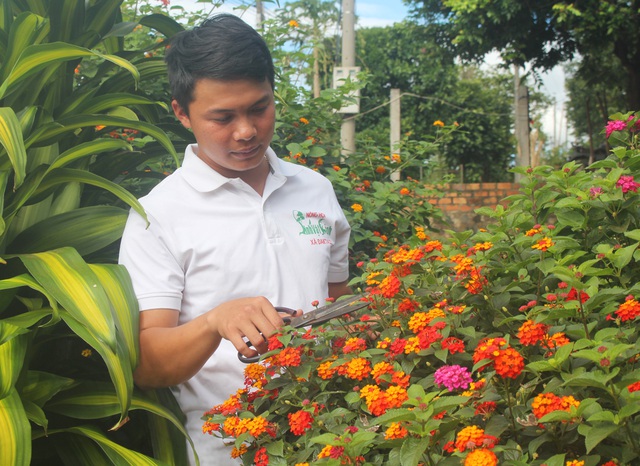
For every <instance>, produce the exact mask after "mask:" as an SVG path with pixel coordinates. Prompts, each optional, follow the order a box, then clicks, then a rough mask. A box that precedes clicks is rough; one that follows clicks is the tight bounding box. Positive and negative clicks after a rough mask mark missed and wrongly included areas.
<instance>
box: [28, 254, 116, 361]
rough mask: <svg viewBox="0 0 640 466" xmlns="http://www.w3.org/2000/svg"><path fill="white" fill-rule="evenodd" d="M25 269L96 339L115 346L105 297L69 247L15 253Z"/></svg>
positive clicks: (95, 279) (92, 274) (114, 336)
mask: <svg viewBox="0 0 640 466" xmlns="http://www.w3.org/2000/svg"><path fill="white" fill-rule="evenodd" d="M19 257H20V259H21V260H22V262H23V264H24V265H25V267H27V270H29V272H30V273H31V275H32V276H33V277H34V278H35V279H36V280H37V281H38V282H39V283H40V284H41V285H42V287H43V288H44V289H46V290H47V292H48V293H50V294H51V296H53V297H54V298H55V300H56V301H57V302H59V303H60V304H61V305H62V306H63V307H64V308H65V309H66V310H67V312H69V313H70V314H71V315H72V316H73V317H74V318H75V319H76V320H78V322H81V323H82V324H83V325H85V326H86V328H87V330H88V331H90V332H91V333H92V334H94V335H95V337H96V338H97V339H99V340H100V341H102V342H104V343H106V344H107V346H108V347H109V348H111V349H112V350H113V351H115V349H116V335H115V326H114V324H113V318H112V316H111V309H110V306H109V301H108V299H107V296H106V294H105V293H104V290H103V289H102V287H99V283H98V278H97V277H96V276H95V274H94V273H93V272H92V271H91V269H90V268H89V266H88V265H87V264H86V263H85V262H84V261H83V260H82V258H81V257H80V255H79V254H78V253H77V252H76V251H75V250H73V249H71V248H61V249H57V250H54V251H47V252H41V253H36V254H22V255H20V256H19Z"/></svg>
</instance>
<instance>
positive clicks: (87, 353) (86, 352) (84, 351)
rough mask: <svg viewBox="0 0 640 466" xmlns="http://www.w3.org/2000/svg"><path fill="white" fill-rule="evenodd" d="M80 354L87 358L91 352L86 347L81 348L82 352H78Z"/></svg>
mask: <svg viewBox="0 0 640 466" xmlns="http://www.w3.org/2000/svg"><path fill="white" fill-rule="evenodd" d="M80 354H82V357H83V358H88V357H89V356H91V355H92V354H93V352H92V351H91V350H90V349H89V348H86V349H83V350H82V353H80Z"/></svg>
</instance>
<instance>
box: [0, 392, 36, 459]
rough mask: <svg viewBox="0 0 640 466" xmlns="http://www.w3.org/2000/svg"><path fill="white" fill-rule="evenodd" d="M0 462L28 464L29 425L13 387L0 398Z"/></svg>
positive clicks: (29, 447) (29, 448)
mask: <svg viewBox="0 0 640 466" xmlns="http://www.w3.org/2000/svg"><path fill="white" fill-rule="evenodd" d="M0 432H2V435H0V464H3V465H4V464H6V465H11V466H29V464H30V463H31V426H30V425H29V419H28V418H27V414H26V412H25V410H24V408H23V406H22V402H21V401H20V395H18V392H17V391H16V390H15V389H11V391H9V393H8V394H7V395H6V396H4V397H2V398H0Z"/></svg>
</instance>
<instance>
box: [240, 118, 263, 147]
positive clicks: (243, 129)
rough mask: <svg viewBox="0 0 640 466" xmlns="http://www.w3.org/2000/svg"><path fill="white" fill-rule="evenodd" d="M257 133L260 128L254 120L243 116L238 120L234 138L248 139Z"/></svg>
mask: <svg viewBox="0 0 640 466" xmlns="http://www.w3.org/2000/svg"><path fill="white" fill-rule="evenodd" d="M257 133H258V130H257V129H256V125H255V124H254V122H253V121H252V120H251V119H250V118H242V119H240V120H238V123H237V126H236V129H235V132H234V138H235V139H236V141H248V140H249V139H252V138H253V137H254V136H255V135H256V134H257Z"/></svg>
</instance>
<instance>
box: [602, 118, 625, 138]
mask: <svg viewBox="0 0 640 466" xmlns="http://www.w3.org/2000/svg"><path fill="white" fill-rule="evenodd" d="M625 129H627V123H626V122H624V121H622V120H613V121H610V122H609V123H607V128H606V130H605V132H606V136H607V138H608V137H609V136H611V133H613V132H614V131H624V130H625Z"/></svg>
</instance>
